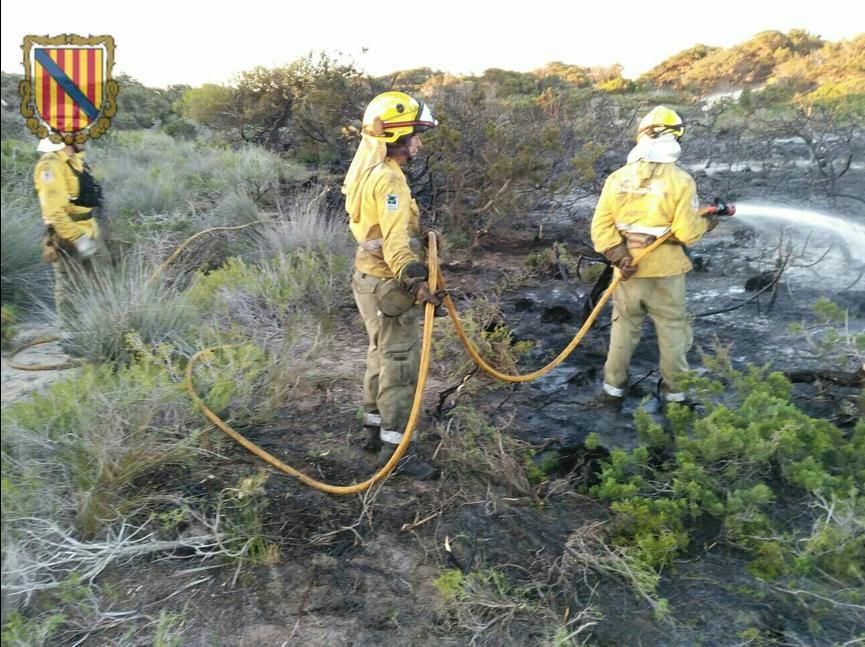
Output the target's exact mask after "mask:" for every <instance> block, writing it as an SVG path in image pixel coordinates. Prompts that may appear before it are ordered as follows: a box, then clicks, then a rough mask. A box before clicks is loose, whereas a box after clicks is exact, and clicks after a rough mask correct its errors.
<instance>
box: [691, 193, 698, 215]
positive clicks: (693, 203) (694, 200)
mask: <svg viewBox="0 0 865 647" xmlns="http://www.w3.org/2000/svg"><path fill="white" fill-rule="evenodd" d="M691 207H693V209H694V211H696V210H697V209H699V208H700V199H699V198H698V197H697V194H696V193H695V194H694V197H693V198H691Z"/></svg>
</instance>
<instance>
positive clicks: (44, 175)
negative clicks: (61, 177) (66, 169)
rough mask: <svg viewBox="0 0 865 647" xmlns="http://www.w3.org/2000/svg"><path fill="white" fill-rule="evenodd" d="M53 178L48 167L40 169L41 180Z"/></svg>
mask: <svg viewBox="0 0 865 647" xmlns="http://www.w3.org/2000/svg"><path fill="white" fill-rule="evenodd" d="M53 179H54V173H53V172H52V171H51V169H50V168H44V169H42V181H43V182H51V181H52V180H53Z"/></svg>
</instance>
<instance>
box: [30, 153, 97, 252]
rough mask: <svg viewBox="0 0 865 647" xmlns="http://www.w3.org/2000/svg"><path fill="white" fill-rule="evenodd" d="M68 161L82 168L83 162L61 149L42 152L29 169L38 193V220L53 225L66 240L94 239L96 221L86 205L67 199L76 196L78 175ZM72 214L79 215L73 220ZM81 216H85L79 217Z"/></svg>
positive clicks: (78, 168)
mask: <svg viewBox="0 0 865 647" xmlns="http://www.w3.org/2000/svg"><path fill="white" fill-rule="evenodd" d="M69 163H71V164H73V165H74V166H75V168H76V170H78V171H82V170H83V169H84V161H83V160H82V159H81V158H80V157H78V156H77V155H75V156H73V157H69V156H68V155H67V154H66V152H65V151H62V150H61V151H57V152H55V153H46V154H45V155H43V156H42V157H41V158H40V160H39V161H38V162H37V163H36V168H35V169H34V171H33V184H34V186H35V187H36V193H37V194H38V195H39V206H40V207H41V208H42V220H43V221H44V222H45V224H46V225H48V226H50V227H53V228H54V232H55V233H56V234H57V235H58V236H60V238H64V239H66V240H76V239H77V238H80V237H81V236H85V235H86V236H90V237H91V238H96V237H97V236H98V235H99V229H98V227H97V225H96V221H95V220H94V219H93V218H92V217H90V218H88V217H86V215H87V214H90V213H92V211H93V209H91V208H90V207H79V206H77V205H74V204H72V202H70V200H74V199H75V198H77V197H78V192H79V185H78V178H77V177H76V176H75V173H73V172H72V169H71V168H69ZM72 216H76V217H77V218H81V219H80V220H73V219H72ZM82 216H85V217H84V218H82Z"/></svg>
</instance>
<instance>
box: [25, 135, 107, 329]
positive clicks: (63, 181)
mask: <svg viewBox="0 0 865 647" xmlns="http://www.w3.org/2000/svg"><path fill="white" fill-rule="evenodd" d="M36 150H37V151H38V152H40V153H42V157H41V158H40V159H39V161H38V162H37V164H36V168H35V169H34V171H33V183H34V186H35V188H36V193H37V194H38V196H39V206H40V208H41V210H42V220H43V222H44V223H45V226H46V232H45V236H44V238H43V241H42V258H43V260H44V261H45V262H47V263H51V264H53V265H54V301H55V307H56V309H57V314H58V317H59V318H60V321H61V323H62V322H63V320H64V319H65V318H68V316H69V315H70V314H71V312H72V307H71V305H70V299H69V296H70V291H71V289H72V288H73V287H74V286H76V285H78V284H80V283H81V281H82V280H87V279H88V277H90V276H91V275H92V274H93V272H94V271H95V267H96V265H97V264H98V263H99V262H101V260H102V259H103V258H104V257H105V255H106V254H105V250H104V245H103V243H102V241H101V239H100V231H99V225H98V224H97V222H96V218H95V217H94V216H95V209H96V208H98V207H99V206H100V205H101V202H102V191H101V189H100V187H99V185H98V184H97V183H96V181H95V180H94V179H93V176H92V175H91V174H90V169H89V167H88V166H87V164H86V163H85V162H84V144H82V143H78V142H75V143H72V144H66V143H64V142H63V141H54V140H52V139H51V138H49V137H45V138H43V139H41V140H40V141H39V145H38V146H37V148H36Z"/></svg>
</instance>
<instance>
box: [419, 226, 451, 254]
mask: <svg viewBox="0 0 865 647" xmlns="http://www.w3.org/2000/svg"><path fill="white" fill-rule="evenodd" d="M430 234H435V237H436V243H438V252H439V254H441V253H442V250H443V249H444V242H445V241H444V238H442V234H441V232H440V231H439V230H438V229H425V230H424V231H423V233H422V234H421V235H420V239H421V240H422V241H423V246H424V247H425V248H427V249H429V235H430Z"/></svg>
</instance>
